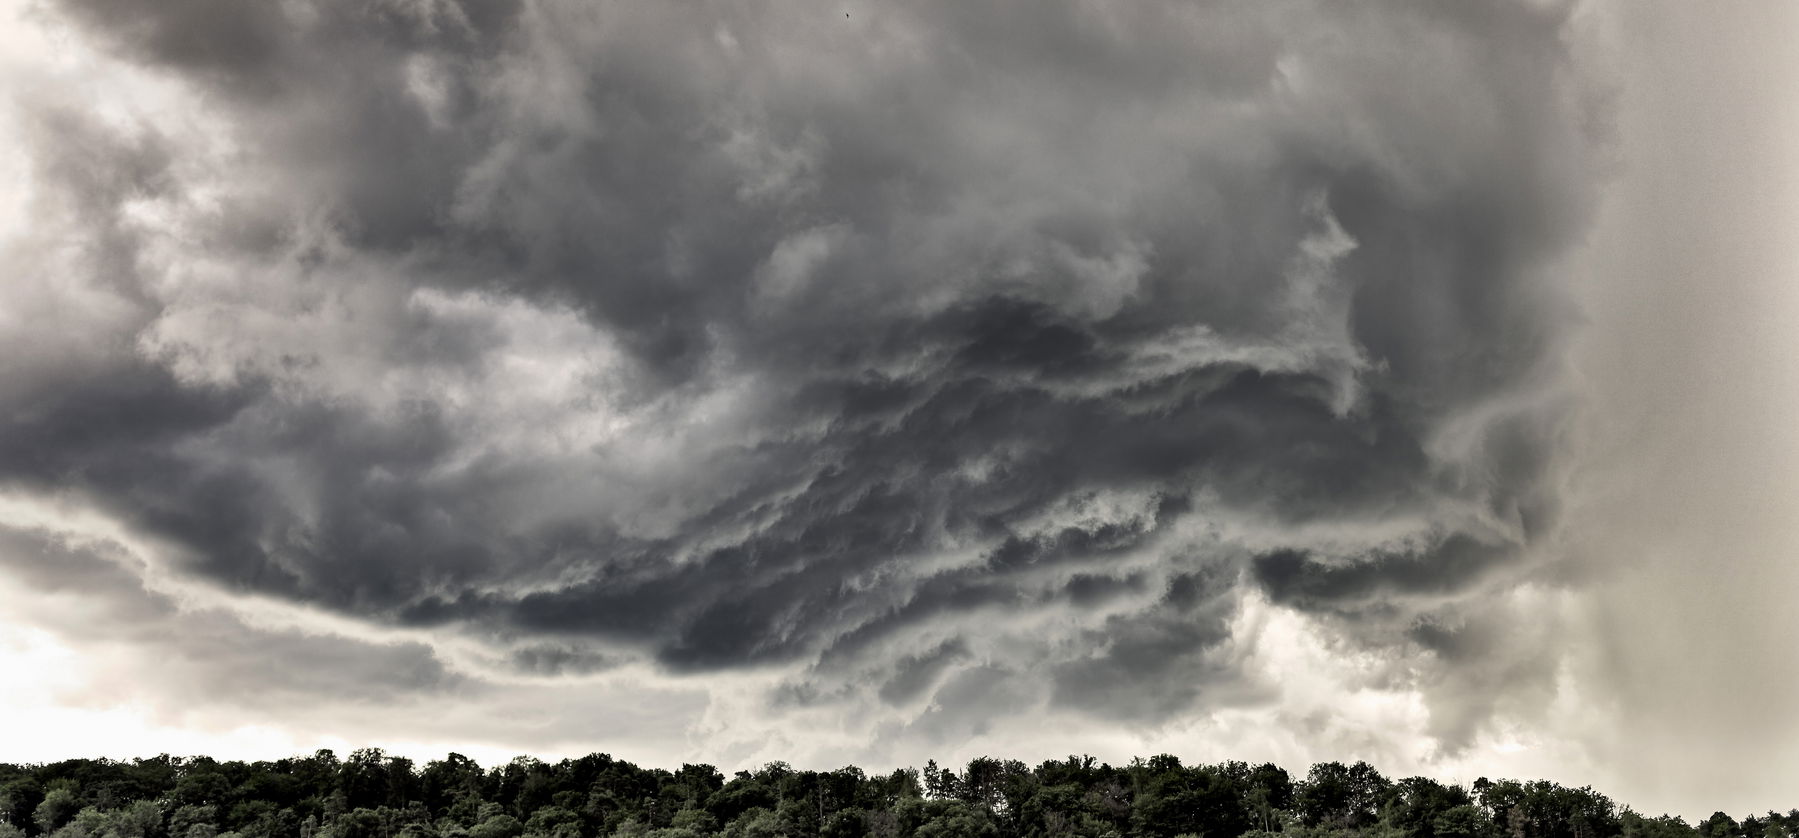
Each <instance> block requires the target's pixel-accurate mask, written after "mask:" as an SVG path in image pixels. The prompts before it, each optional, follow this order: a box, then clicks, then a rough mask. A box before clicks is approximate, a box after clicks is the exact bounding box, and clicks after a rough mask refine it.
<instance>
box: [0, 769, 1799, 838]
mask: <svg viewBox="0 0 1799 838" xmlns="http://www.w3.org/2000/svg"><path fill="white" fill-rule="evenodd" d="M1796 831H1799V809H1795V810H1792V811H1788V812H1786V813H1785V814H1781V813H1777V812H1768V813H1766V814H1764V815H1748V816H1745V817H1743V818H1742V819H1741V820H1737V819H1735V818H1733V817H1731V816H1730V815H1728V814H1725V813H1723V812H1719V813H1716V814H1713V815H1712V816H1711V817H1710V818H1707V819H1706V820H1705V821H1703V822H1701V823H1699V824H1697V825H1689V824H1688V823H1686V822H1685V821H1684V820H1682V819H1680V818H1677V817H1672V816H1668V815H1662V816H1659V817H1650V816H1645V815H1641V814H1638V813H1637V812H1635V811H1633V810H1631V809H1630V808H1628V807H1623V806H1620V805H1618V804H1616V803H1614V802H1613V801H1612V800H1610V799H1609V798H1607V797H1606V796H1605V795H1603V794H1600V793H1599V792H1596V791H1594V790H1593V789H1591V788H1567V787H1564V786H1561V785H1559V784H1556V783H1552V782H1547V781H1543V780H1534V781H1520V780H1508V779H1501V780H1488V779H1486V778H1481V779H1479V780H1476V781H1474V783H1472V784H1471V785H1470V786H1468V787H1463V786H1460V785H1445V784H1443V783H1440V782H1437V781H1435V780H1431V779H1427V778H1423V777H1408V778H1404V779H1398V780H1395V779H1389V778H1387V777H1384V776H1382V775H1381V774H1380V772H1379V771H1377V770H1375V769H1374V768H1373V767H1372V766H1370V765H1368V764H1367V763H1365V762H1358V763H1356V764H1354V765H1343V764H1341V763H1337V762H1326V763H1320V764H1317V765H1314V766H1312V767H1311V769H1310V771H1308V772H1307V773H1306V775H1305V776H1304V777H1295V776H1292V775H1290V774H1289V773H1288V772H1287V771H1285V770H1284V769H1282V768H1280V767H1278V766H1275V765H1272V764H1263V765H1249V764H1246V763H1243V762H1224V763H1218V764H1206V765H1184V764H1182V762H1181V761H1180V760H1179V759H1178V758H1176V757H1173V756H1167V755H1162V756H1155V757H1151V758H1148V759H1135V760H1132V761H1131V762H1130V763H1129V764H1126V765H1122V766H1113V765H1109V764H1105V763H1102V762H1098V761H1097V760H1095V759H1094V758H1092V757H1069V758H1067V759H1065V760H1051V761H1047V762H1044V763H1042V764H1040V765H1038V766H1036V767H1034V768H1033V767H1030V766H1027V765H1025V764H1024V763H1021V762H1018V761H1015V760H999V759H991V758H986V757H982V758H978V759H975V760H972V761H971V762H969V763H968V765H967V766H965V767H963V768H962V769H961V770H955V769H946V768H941V767H939V766H938V765H937V764H936V762H935V761H932V762H929V763H927V764H926V765H925V766H924V768H923V770H917V769H910V768H906V769H900V770H897V771H894V772H893V773H891V774H885V775H871V774H868V773H865V772H864V771H862V770H861V769H859V768H856V767H853V766H851V767H847V768H840V769H837V770H835V771H823V772H821V771H801V770H795V769H794V768H793V767H791V766H789V765H787V764H786V763H780V762H775V763H769V764H768V765H765V766H763V767H761V768H760V769H757V770H754V771H738V772H736V774H734V775H733V776H731V777H725V776H724V775H723V774H722V773H721V772H720V771H718V770H717V769H716V768H714V767H712V766H710V765H683V766H681V768H680V770H678V771H668V770H664V769H658V768H640V767H638V766H636V765H633V764H631V763H629V762H625V761H623V760H618V759H613V758H612V757H610V756H608V755H606V754H592V755H589V756H585V757H581V758H579V759H565V760H562V761H560V762H555V763H551V762H544V761H541V760H537V759H533V758H530V757H519V758H516V759H514V760H512V761H511V762H509V763H507V764H505V765H501V766H495V767H492V768H485V769H484V768H482V767H481V766H480V765H478V764H477V763H476V762H475V761H473V760H470V759H468V758H467V757H464V756H462V755H460V754H450V755H449V756H447V757H446V758H444V759H441V760H433V761H431V762H428V763H426V764H425V765H423V766H422V767H421V766H418V765H416V764H415V763H414V762H413V761H412V760H410V759H406V758H402V757H398V756H392V755H389V754H386V753H384V752H382V751H381V750H378V749H372V748H370V749H362V750H357V751H355V752H353V753H351V754H350V755H349V756H348V757H347V758H339V757H338V756H337V755H336V754H335V753H333V752H332V751H328V750H321V751H318V752H317V753H315V754H313V755H311V756H306V757H298V758H292V759H280V760H274V761H266V762H236V761H218V760H214V759H211V758H208V757H186V758H182V757H171V756H168V755H163V756H158V757H154V758H150V759H136V760H130V761H119V760H106V759H97V760H90V759H73V760H66V761H62V762H55V763H49V764H43V765H10V764H0V838H36V837H37V836H42V838H601V837H602V836H633V837H634V838H635V837H638V836H641V837H642V838H700V837H701V836H714V835H716V836H730V838H752V837H753V838H774V836H786V837H787V838H800V836H805V837H806V838H811V836H821V837H823V838H849V836H878V837H879V838H902V836H918V838H950V836H956V837H958V838H959V836H993V838H998V836H1030V837H1031V838H1059V837H1060V836H1070V838H1072V837H1073V836H1081V837H1082V838H1101V836H1117V838H1137V837H1138V836H1142V838H1150V837H1151V836H1154V838H1180V837H1181V836H1195V837H1196V838H1239V836H1242V837H1243V838H1271V836H1273V835H1275V834H1279V835H1281V836H1283V838H1613V836H1622V837H1623V838H1796V837H1795V833H1796Z"/></svg>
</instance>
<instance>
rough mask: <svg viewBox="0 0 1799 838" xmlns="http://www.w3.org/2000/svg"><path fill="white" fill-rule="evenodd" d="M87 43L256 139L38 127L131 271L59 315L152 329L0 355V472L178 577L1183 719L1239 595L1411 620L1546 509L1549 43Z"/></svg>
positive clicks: (660, 8) (314, 21)
mask: <svg viewBox="0 0 1799 838" xmlns="http://www.w3.org/2000/svg"><path fill="white" fill-rule="evenodd" d="M56 8H57V10H58V11H59V12H60V13H61V14H63V15H65V16H66V17H67V18H68V19H69V20H72V21H75V22H77V23H78V24H79V25H80V27H82V31H83V32H85V33H88V34H89V35H90V36H91V37H92V38H93V39H94V40H95V41H96V42H97V43H100V44H103V45H105V46H106V48H108V49H111V50H114V51H115V52H116V53H117V54H118V55H120V56H122V57H123V58H124V59H125V60H128V61H131V62H136V63H138V64H141V65H143V66H145V67H149V68H152V69H154V70H155V71H157V72H158V73H160V74H162V75H163V77H165V78H169V79H174V80H175V81H176V82H178V84H179V85H181V86H182V89H183V90H185V91H187V95H190V96H192V97H193V101H194V102H195V105H194V106H195V107H196V108H198V109H199V112H201V113H204V114H206V115H207V118H208V119H211V120H214V122H213V123H208V125H215V124H216V126H217V129H218V130H219V131H222V132H224V134H225V137H224V140H223V141H224V142H225V146H224V147H222V148H212V147H198V146H199V145H202V144H201V143H199V142H198V141H196V140H194V139H193V137H192V136H191V135H181V134H180V133H179V131H177V130H176V129H173V128H168V127H166V126H159V125H158V124H157V123H155V121H154V120H148V121H147V124H146V125H145V126H142V127H140V128H138V129H135V130H133V131H123V130H121V129H118V128H116V127H109V126H106V125H102V124H100V123H98V122H95V123H93V124H91V125H90V124H82V125H74V124H72V123H71V124H70V125H63V124H59V123H53V122H48V121H44V120H40V121H39V123H38V124H40V125H42V126H43V127H42V128H41V130H40V133H39V135H38V137H37V139H38V145H37V146H36V148H35V149H34V152H33V153H34V155H35V156H34V160H35V161H36V162H37V165H38V169H39V174H38V177H39V184H40V187H41V188H42V189H43V190H44V195H43V196H42V197H41V198H40V200H41V201H44V202H47V203H54V202H57V201H61V202H64V203H65V204H67V205H68V206H71V207H77V208H79V209H80V211H79V212H75V211H70V212H66V213H64V214H63V215H61V216H57V218H60V219H61V221H60V223H61V224H62V225H63V226H60V227H55V228H54V235H55V236H58V237H60V240H63V241H72V242H75V243H77V244H78V245H79V246H80V247H85V248H88V250H91V251H93V252H94V253H98V254H112V255H110V256H105V258H101V256H94V257H93V258H90V259H85V260H76V261H75V262H74V263H73V266H72V267H70V266H65V268H64V269H65V270H66V271H68V273H67V274H66V275H58V276H54V277H50V278H49V279H46V280H44V281H43V283H42V286H41V287H37V286H34V289H35V293H39V294H41V295H45V296H46V297H47V296H48V295H51V294H53V293H56V284H57V283H65V284H66V285H67V286H68V287H81V288H87V287H90V286H92V287H107V288H116V289H117V290H116V291H115V292H113V293H115V294H116V295H117V296H118V298H119V299H120V300H122V302H121V303H120V304H119V305H120V307H121V310H123V311H124V312H125V313H124V314H121V315H119V316H118V317H116V318H113V319H111V320H108V321H107V322H106V323H105V324H104V330H105V331H104V334H103V337H101V336H100V335H96V337H98V338H100V345H99V346H96V347H89V348H87V349H84V350H82V351H81V352H80V353H77V355H78V357H77V360H78V363H77V362H76V361H70V360H68V358H69V357H76V356H69V355H67V353H64V354H58V353H59V351H60V350H58V349H57V348H56V347H55V346H47V347H42V348H39V349H36V350H34V351H33V352H31V353H28V354H27V355H26V356H25V357H26V360H25V361H24V362H22V363H20V362H14V363H13V364H11V365H9V366H8V367H6V372H5V375H6V376H7V378H8V379H9V380H8V381H6V382H5V386H6V388H7V389H6V392H8V393H9V394H12V395H11V397H10V398H11V403H10V405H9V415H8V418H7V421H8V427H9V432H8V433H7V434H6V436H5V438H4V439H0V480H3V481H5V483H6V484H7V485H9V486H11V487H16V488H23V489H25V490H27V491H30V492H44V493H48V492H58V493H65V494H72V495H76V496H79V497H82V498H84V499H86V500H87V501H88V502H90V503H92V504H93V505H95V506H96V507H98V508H100V509H103V510H105V511H106V512H107V513H108V514H110V515H112V516H115V517H116V518H117V519H118V520H119V521H121V522H122V523H123V524H124V525H125V526H127V527H129V528H130V529H132V530H134V531H137V532H140V533H143V534H146V535H149V536H154V537H155V538H157V539H159V540H160V542H159V543H165V544H167V545H170V548H171V558H170V561H172V562H174V563H175V566H176V567H177V568H179V571H180V572H181V573H183V574H185V575H187V576H189V577H191V578H197V579H203V580H209V581H211V582H213V583H216V584H218V585H220V586H224V587H226V588H228V589H231V590H236V591H243V592H256V593H263V594H269V595H274V596H277V597H281V598H284V599H286V600H289V601H292V602H297V603H301V604H306V605H310V606H316V607H318V608H321V609H325V610H328V611H331V612H334V613H337V614H340V615H346V616H350V617H353V618H357V619H361V620H366V621H369V622H371V623H374V624H379V625H384V626H401V627H414V628H423V629H428V630H432V631H443V632H446V633H447V634H448V635H454V636H466V637H473V638H477V639H481V640H484V641H488V642H493V643H497V644H501V645H502V646H504V647H506V648H507V649H509V651H508V653H507V657H506V660H508V661H509V665H510V666H512V667H513V668H515V669H517V670H519V671H523V672H529V673H534V674H540V675H549V674H557V673H576V672H592V671H598V670H604V669H607V668H610V667H612V666H615V665H618V664H620V663H621V662H624V661H627V660H630V659H633V658H637V659H648V660H651V661H654V662H656V663H658V664H660V665H662V666H664V667H666V668H669V669H671V670H674V671H681V672H695V671H716V670H730V669H736V668H740V667H746V666H750V665H756V664H784V665H786V666H787V667H788V668H789V669H788V671H790V672H793V673H799V674H797V675H795V678H796V679H797V680H796V681H795V682H794V683H795V684H797V685H799V686H797V687H795V689H796V690H798V692H797V693H795V694H796V695H798V694H800V693H804V694H805V695H809V696H814V697H816V696H819V695H839V694H841V693H842V690H843V689H846V688H845V687H843V679H847V678H850V677H852V676H854V677H861V676H862V675H869V676H870V677H872V678H873V680H872V681H871V682H870V683H874V684H876V685H877V686H876V687H875V688H874V689H875V690H876V691H878V693H879V697H880V698H881V699H882V700H884V701H886V702H888V703H890V704H907V703H910V702H912V701H914V700H915V699H916V698H918V697H919V696H921V695H924V694H926V692H927V691H933V690H935V691H937V692H936V693H935V694H936V695H937V701H938V702H939V703H940V704H941V705H943V706H948V705H949V704H951V703H953V702H954V700H955V696H956V695H958V694H967V695H969V696H973V695H976V694H983V691H991V690H1000V689H1002V688H1001V687H999V686H995V685H996V684H1002V683H1003V684H1011V685H1012V686H1006V687H1004V688H1003V690H1015V691H1018V690H1026V687H1024V686H1021V685H1023V684H1026V683H1037V681H1032V680H1030V679H1033V678H1035V679H1039V680H1040V679H1042V678H1047V679H1048V685H1049V686H1048V691H1049V692H1050V694H1052V695H1053V701H1054V703H1055V704H1056V705H1057V706H1061V707H1068V708H1074V709H1078V710H1080V711H1082V712H1090V713H1094V714H1099V715H1105V716H1116V717H1118V718H1123V719H1129V720H1132V721H1142V722H1154V721H1155V720H1157V719H1161V718H1164V717H1167V716H1169V715H1171V714H1174V713H1177V712H1180V711H1181V710H1183V709H1185V708H1189V707H1191V706H1193V705H1194V703H1195V702H1196V701H1200V700H1202V697H1203V694H1204V690H1205V689H1207V688H1208V687H1207V685H1208V684H1219V683H1225V682H1228V681H1229V680H1230V679H1231V677H1232V676H1231V673H1230V672H1229V671H1228V666H1226V665H1225V664H1222V663H1218V662H1216V661H1214V660H1213V659H1212V658H1210V657H1208V653H1209V652H1210V651H1211V650H1215V649H1217V648H1219V647H1220V646H1221V644H1225V643H1226V642H1227V641H1229V640H1230V639H1231V628H1230V618H1231V616H1232V615H1233V614H1234V613H1235V609H1236V607H1237V603H1238V601H1239V598H1240V597H1241V595H1242V591H1243V586H1244V585H1255V586H1259V588H1260V589H1262V590H1264V591H1266V593H1267V595H1268V596H1269V597H1270V598H1271V599H1272V600H1273V601H1275V602H1276V603H1280V604H1283V605H1290V606H1293V607H1297V608H1301V609H1306V610H1313V611H1319V612H1330V613H1336V614H1351V613H1357V614H1361V615H1363V616H1364V617H1365V618H1366V619H1367V620H1368V621H1373V622H1380V623H1381V625H1382V626H1383V628H1382V631H1380V632H1370V634H1369V636H1370V637H1377V636H1382V635H1383V632H1385V633H1390V632H1387V629H1391V628H1392V627H1393V626H1395V625H1396V626H1399V627H1401V628H1403V626H1405V625H1408V624H1409V623H1410V622H1411V621H1415V620H1416V619H1417V618H1418V617H1419V615H1420V614H1423V613H1425V611H1426V610H1428V609H1439V608H1442V607H1445V606H1444V603H1445V602H1453V601H1454V600H1456V599H1457V598H1467V597H1471V596H1475V595H1478V593H1479V592H1480V590H1482V586H1483V585H1485V584H1487V583H1488V582H1489V580H1491V579H1493V578H1495V577H1496V575H1500V574H1498V570H1499V569H1503V568H1507V567H1514V566H1516V565H1518V564H1520V563H1521V562H1523V561H1524V559H1523V557H1524V556H1526V555H1527V551H1528V549H1529V547H1530V546H1531V545H1532V544H1533V543H1535V541H1536V540H1537V539H1538V538H1540V537H1541V536H1542V535H1543V533H1544V532H1546V531H1547V530H1548V528H1549V527H1551V526H1552V524H1553V521H1554V519H1555V517H1556V511H1557V509H1556V507H1557V502H1556V498H1555V493H1554V490H1553V485H1554V477H1555V473H1554V465H1555V459H1554V453H1555V450H1556V446H1557V444H1558V442H1557V440H1558V434H1559V432H1560V431H1559V423H1560V420H1561V416H1562V412H1563V408H1562V405H1561V402H1560V400H1559V399H1558V397H1557V396H1556V389H1555V387H1556V375H1557V372H1556V371H1557V369H1558V363H1559V360H1558V359H1559V351H1560V349H1561V347H1562V342H1563V339H1564V335H1565V331H1566V328H1567V325H1568V323H1569V321H1570V319H1571V318H1570V313H1569V311H1568V306H1567V304H1566V302H1565V300H1564V297H1563V294H1562V292H1561V290H1560V289H1559V282H1558V278H1557V277H1556V276H1554V275H1553V274H1552V273H1551V272H1550V271H1549V266H1550V264H1551V260H1552V259H1553V257H1554V256H1555V255H1556V254H1557V253H1558V252H1559V251H1560V250H1561V248H1563V247H1564V246H1565V245H1566V244H1567V243H1568V242H1569V241H1571V240H1572V239H1573V237H1574V236H1576V235H1578V233H1579V230H1580V224H1581V221H1582V219H1583V218H1584V215H1585V212H1586V210H1587V205H1588V203H1589V202H1590V200H1591V195H1590V192H1591V180H1590V177H1589V175H1588V173H1587V166H1588V156H1589V150H1588V145H1589V141H1588V138H1587V137H1586V136H1584V135H1583V134H1582V128H1581V126H1580V125H1579V124H1578V121H1577V120H1575V119H1573V116H1574V109H1575V108H1576V107H1577V106H1578V105H1579V104H1580V103H1579V102H1578V101H1576V97H1577V96H1579V95H1580V91H1579V90H1578V89H1576V88H1575V86H1574V85H1573V84H1572V82H1571V81H1570V79H1569V77H1568V72H1569V70H1568V67H1567V62H1566V57H1565V56H1564V55H1563V54H1562V50H1563V47H1562V45H1561V42H1560V40H1559V36H1558V27H1559V26H1560V25H1561V22H1562V12H1560V11H1558V10H1546V9H1533V8H1528V7H1525V6H1501V5H1491V6H1480V7H1471V8H1460V7H1458V8H1457V9H1453V10H1450V9H1442V8H1438V7H1435V6H1429V5H1422V4H1421V5H1383V6H1378V7H1343V6H1336V5H1328V4H1256V5H1242V6H1236V7H1213V6H1197V5H1185V4H1150V5H1145V6H1135V7H1124V8H1116V9H1113V8H1106V7H1093V6H1083V5H1080V4H1048V5H1044V4H1037V3H1032V4H998V5H986V6H969V5H965V4H957V3H904V4H897V3H896V4H881V5H876V6H871V7H868V8H867V9H862V8H860V7H858V9H857V10H856V13H855V15H854V16H853V17H852V18H849V19H845V18H844V17H843V16H841V15H838V14H836V13H835V12H834V11H833V10H831V9H824V8H820V7H814V6H811V5H807V4H794V5H791V6H777V7H774V8H768V9H758V10H756V11H750V10H747V9H745V8H742V7H737V6H732V5H726V4H717V5H708V4H621V5H606V6H590V5H587V4H562V3H555V2H540V3H475V2H465V3H456V2H447V0H446V2H425V0H419V2H399V0H396V1H395V2H391V3H372V4H361V3H358V4H348V3H344V4H332V3H308V2H285V3H269V4H238V3H224V2H201V0H184V2H180V3H169V4H159V5H157V6H155V7H154V8H150V9H139V8H130V9H127V8H125V7H124V6H123V5H122V4H116V3H108V2H95V1H94V0H80V1H79V2H74V1H71V2H66V3H62V4H60V5H58V6H57V7H56ZM23 107H24V108H25V109H26V110H27V111H28V112H31V113H37V112H39V110H41V109H40V108H38V107H37V106H35V105H33V104H32V103H29V102H28V103H25V104H24V105H23ZM45 112H49V111H45ZM70 137H92V138H94V142H93V143H92V144H91V145H89V146H85V147H84V148H85V149H86V151H84V152H80V153H81V154H83V155H85V156H84V159H85V160H87V164H86V165H83V166H79V167H72V166H67V165H63V164H62V163H61V162H59V161H66V160H68V159H70V158H69V156H68V155H69V154H70V152H66V151H62V150H59V146H60V145H61V144H62V141H63V140H65V139H67V138H70ZM215 139H217V138H215ZM95 172H99V173H102V174H103V175H104V176H95V175H94V174H93V173H95ZM184 190H187V191H184ZM196 195H204V196H205V198H204V200H201V199H200V198H196V197H194V196H196ZM144 201H150V202H152V203H156V202H160V203H158V204H157V206H159V207H161V208H162V214H160V215H159V214H156V213H150V214H148V215H146V214H144V213H143V212H141V211H137V210H134V209H133V207H135V206H137V205H138V204H141V203H143V202H144ZM134 213H135V214H134ZM171 219H174V220H171ZM45 226H46V229H50V228H51V223H50V222H45ZM45 235H46V236H49V235H51V233H49V232H47V233H45ZM69 352H71V353H72V352H75V350H73V349H70V350H69ZM1201 580H1203V581H1201ZM1046 615H1047V616H1046ZM1045 619H1048V620H1051V622H1053V623H1054V624H1055V627H1054V628H1051V629H1038V628H1031V627H1030V626H1032V625H1033V623H1032V621H1033V620H1045ZM977 624H978V625H983V626H988V627H990V628H989V629H986V630H981V629H977V628H976V626H977ZM1351 630H1352V631H1353V629H1351ZM1429 639H1430V638H1429V637H1424V640H1426V641H1428V640H1429ZM1427 645H1428V644H1427ZM1002 650H1003V651H1005V653H1008V654H1010V653H1016V654H1017V655H1018V657H1016V658H1015V659H1012V660H1008V661H1001V660H997V659H996V656H998V655H1000V654H1002ZM1030 671H1035V672H1038V673H1048V674H1047V675H1042V674H1038V675H1028V674H1026V673H1027V672H1030ZM833 679H836V680H837V682H838V683H835V684H833V683H830V682H831V681H832V680H833ZM1003 690H1002V691H1003ZM1126 693H1129V695H1128V696H1127V695H1126ZM932 712H933V713H937V712H951V711H939V710H933V711H932ZM953 712H957V713H959V712H964V711H962V710H955V711H953ZM932 718H936V717H932ZM919 724H922V725H926V726H927V727H928V726H930V725H938V726H940V727H944V729H945V730H948V729H951V728H955V729H962V728H964V727H967V726H969V725H974V726H977V727H978V726H979V722H978V720H970V719H960V718H959V717H958V718H957V719H947V718H944V719H937V720H936V721H931V720H930V719H921V720H920V721H919Z"/></svg>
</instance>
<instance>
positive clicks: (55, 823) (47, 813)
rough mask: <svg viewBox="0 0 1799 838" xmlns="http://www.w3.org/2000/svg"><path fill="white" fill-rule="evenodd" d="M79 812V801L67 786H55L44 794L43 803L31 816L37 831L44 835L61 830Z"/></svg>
mask: <svg viewBox="0 0 1799 838" xmlns="http://www.w3.org/2000/svg"><path fill="white" fill-rule="evenodd" d="M80 810H81V800H80V798H77V797H76V796H75V792H74V791H72V790H71V789H70V788H69V787H68V786H67V785H60V784H59V785H56V786H54V787H53V788H51V789H50V790H49V791H47V792H45V793H44V801H43V802H42V803H39V804H38V805H37V809H36V811H34V812H33V813H32V815H31V819H32V821H33V822H35V823H36V824H37V828H38V831H39V832H40V833H43V834H45V835H48V834H50V833H52V832H55V831H56V830H58V829H61V828H62V826H63V825H64V824H66V823H68V822H69V821H70V820H72V819H74V817H75V813H76V812H78V811H80Z"/></svg>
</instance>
